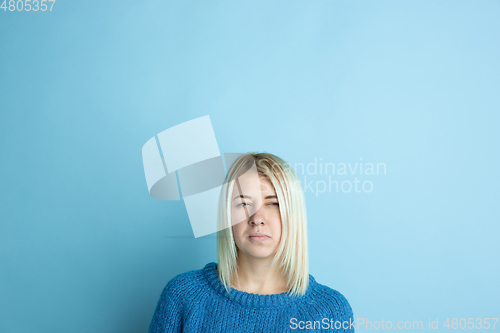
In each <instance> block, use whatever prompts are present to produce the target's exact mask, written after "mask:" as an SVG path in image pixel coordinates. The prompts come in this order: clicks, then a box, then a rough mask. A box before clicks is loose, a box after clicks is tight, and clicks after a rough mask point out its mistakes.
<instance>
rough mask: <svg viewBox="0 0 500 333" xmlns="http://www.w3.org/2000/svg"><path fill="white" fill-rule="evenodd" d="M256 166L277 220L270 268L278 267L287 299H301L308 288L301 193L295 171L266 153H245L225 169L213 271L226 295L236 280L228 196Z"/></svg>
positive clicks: (307, 265)
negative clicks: (272, 195) (274, 200)
mask: <svg viewBox="0 0 500 333" xmlns="http://www.w3.org/2000/svg"><path fill="white" fill-rule="evenodd" d="M254 163H255V165H256V168H257V172H258V174H259V176H263V177H265V178H266V179H267V180H268V181H269V182H270V183H271V184H272V185H273V186H274V189H275V191H276V196H277V197H278V202H279V207H280V216H281V224H282V226H281V230H282V231H281V239H280V243H279V245H278V250H277V252H276V255H275V256H274V258H273V261H272V263H271V266H274V265H275V264H278V268H277V270H279V269H282V274H283V275H284V276H285V278H286V281H287V284H288V288H289V295H290V296H301V295H304V294H305V292H306V290H307V288H308V285H309V259H308V250H307V216H306V206H305V199H304V193H303V191H302V187H301V185H300V180H299V179H298V177H297V174H296V173H295V170H294V169H293V168H292V167H291V166H290V164H289V163H287V162H285V161H284V160H283V159H281V158H279V157H278V156H276V155H273V154H269V153H253V152H252V153H247V154H244V155H242V156H240V157H239V158H238V159H236V161H235V162H234V163H233V164H232V165H231V167H230V168H229V167H228V172H227V176H226V179H225V182H224V183H225V184H226V185H227V186H223V188H222V191H221V193H220V198H219V207H218V216H217V220H218V221H217V222H218V225H219V229H218V230H220V231H218V232H217V259H218V267H217V271H218V274H219V278H220V279H221V282H222V283H223V285H224V287H225V288H226V290H227V291H228V292H230V286H231V281H233V278H236V279H238V274H237V268H238V267H237V262H236V258H237V256H238V252H237V247H236V244H235V241H234V238H233V232H232V228H231V194H232V192H233V187H234V180H235V179H237V178H238V177H239V176H240V175H242V174H243V173H244V172H245V171H247V170H249V168H251V167H252V166H253V165H254Z"/></svg>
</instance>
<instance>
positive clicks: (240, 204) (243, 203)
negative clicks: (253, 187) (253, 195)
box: [236, 202, 250, 206]
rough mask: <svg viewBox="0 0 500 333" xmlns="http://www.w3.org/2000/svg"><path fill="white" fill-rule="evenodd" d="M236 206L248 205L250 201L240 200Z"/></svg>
mask: <svg viewBox="0 0 500 333" xmlns="http://www.w3.org/2000/svg"><path fill="white" fill-rule="evenodd" d="M236 206H250V203H249V202H241V203H239V204H237V205H236Z"/></svg>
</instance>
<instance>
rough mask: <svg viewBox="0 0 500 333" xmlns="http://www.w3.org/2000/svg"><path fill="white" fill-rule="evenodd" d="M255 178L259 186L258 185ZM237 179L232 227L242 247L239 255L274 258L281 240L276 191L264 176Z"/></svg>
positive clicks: (239, 245) (237, 242)
mask: <svg viewBox="0 0 500 333" xmlns="http://www.w3.org/2000/svg"><path fill="white" fill-rule="evenodd" d="M256 179H258V182H259V183H260V186H259V184H255V183H256ZM238 181H239V183H238V184H235V186H234V189H233V195H232V197H231V198H232V201H231V215H232V223H233V224H234V225H233V226H232V229H233V237H234V241H235V243H236V246H237V247H238V249H239V251H238V256H248V257H251V258H254V259H266V258H271V259H272V258H273V257H274V254H275V253H276V251H277V249H278V244H279V242H280V239H281V216H280V208H279V205H278V198H277V196H276V191H275V190H274V187H273V185H272V184H271V183H270V182H269V181H268V180H267V179H266V178H265V177H262V176H261V177H258V178H255V177H253V178H251V177H248V178H246V177H245V176H242V177H239V179H238ZM237 185H238V186H237ZM242 189H244V190H242ZM239 221H242V222H239Z"/></svg>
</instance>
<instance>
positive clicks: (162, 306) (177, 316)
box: [148, 277, 183, 333]
mask: <svg viewBox="0 0 500 333" xmlns="http://www.w3.org/2000/svg"><path fill="white" fill-rule="evenodd" d="M177 280H178V277H175V278H173V279H172V280H170V281H169V282H168V283H167V286H166V287H165V288H164V289H163V292H162V293H161V296H160V299H159V301H158V304H157V306H156V310H155V312H154V314H153V319H152V320H151V324H150V325H149V331H148V333H174V332H175V333H177V332H179V333H180V332H182V317H183V316H182V315H183V300H182V293H181V292H180V288H179V283H178V281H177Z"/></svg>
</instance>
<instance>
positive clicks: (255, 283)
mask: <svg viewBox="0 0 500 333" xmlns="http://www.w3.org/2000/svg"><path fill="white" fill-rule="evenodd" d="M236 261H237V263H238V270H237V274H238V278H239V285H236V281H238V280H236V278H235V279H234V282H233V283H232V287H234V288H235V289H237V290H240V291H244V292H247V293H252V294H259V295H270V294H281V293H284V292H287V291H288V290H289V288H288V286H287V282H286V279H285V278H284V277H283V276H281V272H282V271H281V270H277V266H278V265H277V264H275V265H274V266H271V262H272V258H270V259H255V258H252V257H248V256H245V255H239V256H238V258H237V259H236Z"/></svg>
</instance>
